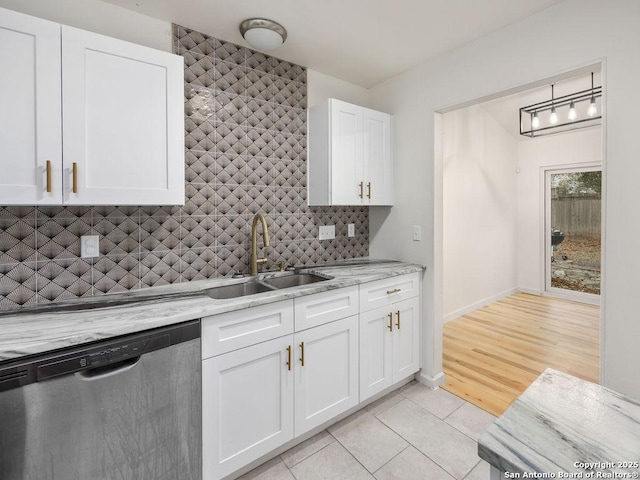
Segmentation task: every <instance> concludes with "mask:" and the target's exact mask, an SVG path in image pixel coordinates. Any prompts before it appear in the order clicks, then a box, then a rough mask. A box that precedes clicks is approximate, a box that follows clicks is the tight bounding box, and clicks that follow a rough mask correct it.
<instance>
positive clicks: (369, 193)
mask: <svg viewBox="0 0 640 480" xmlns="http://www.w3.org/2000/svg"><path fill="white" fill-rule="evenodd" d="M367 198H371V182H369V183H367Z"/></svg>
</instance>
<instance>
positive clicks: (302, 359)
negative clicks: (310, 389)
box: [300, 342, 304, 367]
mask: <svg viewBox="0 0 640 480" xmlns="http://www.w3.org/2000/svg"><path fill="white" fill-rule="evenodd" d="M300 366H301V367H304V342H300Z"/></svg>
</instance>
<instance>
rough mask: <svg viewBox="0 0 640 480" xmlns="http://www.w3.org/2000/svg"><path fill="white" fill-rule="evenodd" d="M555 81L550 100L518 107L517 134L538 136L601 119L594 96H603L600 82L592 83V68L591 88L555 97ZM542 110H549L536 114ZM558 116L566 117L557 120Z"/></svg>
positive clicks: (586, 125) (570, 128) (593, 122)
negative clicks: (598, 85) (596, 85)
mask: <svg viewBox="0 0 640 480" xmlns="http://www.w3.org/2000/svg"><path fill="white" fill-rule="evenodd" d="M554 85H555V84H552V85H551V100H546V101H544V102H539V103H534V104H533V105H528V106H526V107H522V108H521V109H520V135H524V136H526V137H537V136H540V135H549V134H551V133H560V132H566V131H567V130H575V129H578V128H585V127H590V126H592V125H600V123H602V121H601V120H602V115H600V114H599V111H598V105H597V102H596V99H598V98H601V97H602V86H600V87H594V86H593V72H591V88H590V89H588V90H582V91H580V92H576V93H572V94H570V95H564V96H562V97H555V94H554ZM545 111H548V112H549V114H548V115H539V114H540V113H541V112H545ZM561 118H563V119H566V120H565V121H560V119H561Z"/></svg>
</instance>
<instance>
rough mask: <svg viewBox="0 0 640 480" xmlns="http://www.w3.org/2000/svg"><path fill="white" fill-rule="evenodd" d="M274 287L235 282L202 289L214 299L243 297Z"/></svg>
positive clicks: (273, 288)
mask: <svg viewBox="0 0 640 480" xmlns="http://www.w3.org/2000/svg"><path fill="white" fill-rule="evenodd" d="M273 290H275V287H272V286H269V285H265V284H263V283H259V282H246V283H236V284H234V285H223V286H221V287H213V288H208V289H207V290H204V292H203V293H206V294H207V295H209V296H210V297H211V298H215V299H216V300H225V299H228V298H237V297H244V296H245V295H253V294H255V293H264V292H271V291H273Z"/></svg>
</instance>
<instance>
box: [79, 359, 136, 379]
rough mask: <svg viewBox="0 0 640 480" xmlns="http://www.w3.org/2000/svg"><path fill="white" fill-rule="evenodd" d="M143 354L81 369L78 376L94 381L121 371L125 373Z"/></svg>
mask: <svg viewBox="0 0 640 480" xmlns="http://www.w3.org/2000/svg"><path fill="white" fill-rule="evenodd" d="M140 358H141V356H137V357H132V358H127V359H126V360H122V361H120V362H115V363H111V364H109V365H105V366H103V367H96V368H89V369H87V370H81V371H79V372H76V377H78V378H79V379H80V380H84V381H87V382H92V381H94V380H101V379H103V378H107V377H112V376H114V375H118V374H120V373H124V372H126V371H128V370H131V369H132V368H133V367H135V366H136V365H137V364H138V362H139V361H140Z"/></svg>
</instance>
